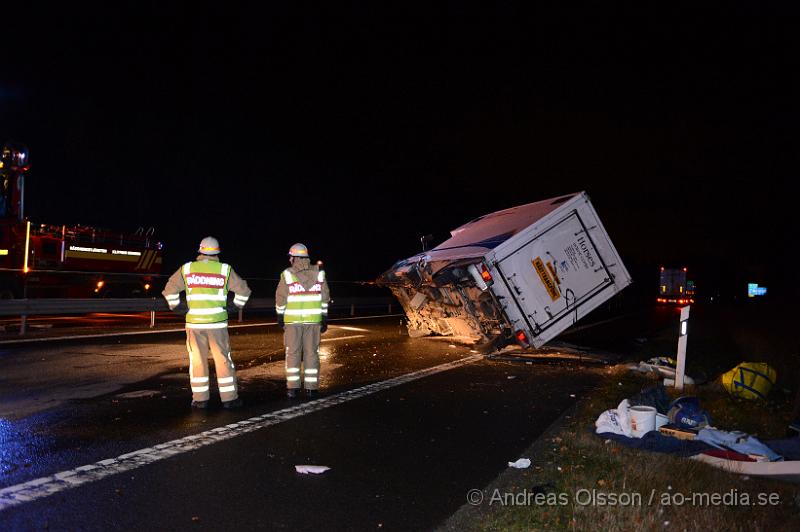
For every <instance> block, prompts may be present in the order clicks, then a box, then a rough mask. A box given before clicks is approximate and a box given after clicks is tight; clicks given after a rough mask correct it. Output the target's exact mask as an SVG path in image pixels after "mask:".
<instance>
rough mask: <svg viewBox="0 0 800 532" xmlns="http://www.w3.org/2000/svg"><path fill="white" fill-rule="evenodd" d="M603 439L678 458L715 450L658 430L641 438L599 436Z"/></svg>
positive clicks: (704, 444) (601, 434)
mask: <svg viewBox="0 0 800 532" xmlns="http://www.w3.org/2000/svg"><path fill="white" fill-rule="evenodd" d="M598 436H600V437H601V438H605V439H606V440H612V441H615V442H617V443H621V444H622V445H624V446H626V447H632V448H634V449H641V450H643V451H652V452H655V453H665V454H674V455H676V456H694V455H696V454H700V453H702V452H704V451H709V450H712V449H714V448H713V447H712V446H710V445H708V444H707V443H703V442H701V441H695V440H679V439H678V438H673V437H672V436H664V435H663V434H661V433H660V432H658V431H657V430H651V431H650V432H648V433H647V434H645V435H644V436H642V437H641V438H628V437H627V436H623V435H621V434H614V433H612V432H603V433H600V434H598Z"/></svg>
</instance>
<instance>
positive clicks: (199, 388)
mask: <svg viewBox="0 0 800 532" xmlns="http://www.w3.org/2000/svg"><path fill="white" fill-rule="evenodd" d="M192 391H193V392H207V391H208V385H206V386H192Z"/></svg>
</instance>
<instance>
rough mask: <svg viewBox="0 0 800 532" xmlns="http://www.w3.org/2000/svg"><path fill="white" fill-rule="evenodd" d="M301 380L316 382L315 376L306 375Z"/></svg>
mask: <svg viewBox="0 0 800 532" xmlns="http://www.w3.org/2000/svg"><path fill="white" fill-rule="evenodd" d="M303 380H304V381H306V382H317V378H316V377H306V378H305V379H303Z"/></svg>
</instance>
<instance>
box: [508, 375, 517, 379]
mask: <svg viewBox="0 0 800 532" xmlns="http://www.w3.org/2000/svg"><path fill="white" fill-rule="evenodd" d="M508 378H509V380H511V379H516V378H517V376H516V375H509V376H508Z"/></svg>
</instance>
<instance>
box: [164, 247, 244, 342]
mask: <svg viewBox="0 0 800 532" xmlns="http://www.w3.org/2000/svg"><path fill="white" fill-rule="evenodd" d="M183 290H186V303H187V305H188V306H189V312H188V313H187V314H186V327H187V328H188V329H221V328H224V327H227V325H228V311H227V310H226V308H225V307H226V304H227V301H228V291H233V292H234V293H235V294H236V296H235V297H234V298H233V303H234V305H236V306H237V307H239V308H241V307H244V305H245V303H247V300H248V298H249V297H250V288H249V287H248V286H247V282H246V281H245V280H244V279H242V278H241V277H239V276H238V275H237V274H236V272H234V271H233V268H232V267H231V266H230V265H229V264H225V263H224V262H219V259H218V258H217V257H214V256H208V255H200V256H199V257H197V260H195V261H194V262H187V263H186V264H184V265H183V266H181V267H180V268H179V269H178V270H177V271H176V272H175V273H174V274H172V276H171V277H170V278H169V281H167V286H166V287H165V288H164V291H163V292H162V293H163V294H164V297H165V298H166V300H167V304H169V307H170V309H173V308H175V307H176V306H177V305H178V303H179V302H180V292H181V291H183Z"/></svg>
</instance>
